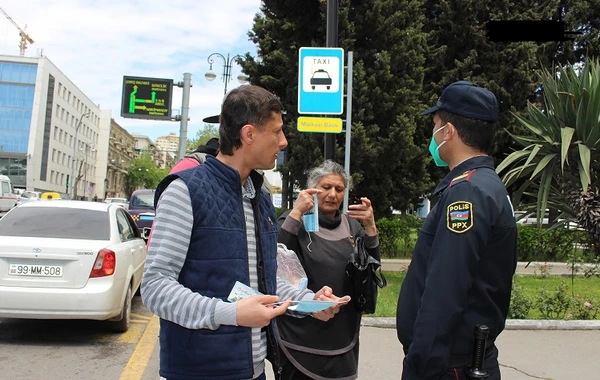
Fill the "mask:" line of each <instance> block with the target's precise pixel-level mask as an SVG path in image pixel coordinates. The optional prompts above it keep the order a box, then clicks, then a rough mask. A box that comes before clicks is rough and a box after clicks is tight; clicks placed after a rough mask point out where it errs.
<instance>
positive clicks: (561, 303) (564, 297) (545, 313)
mask: <svg viewBox="0 0 600 380" xmlns="http://www.w3.org/2000/svg"><path fill="white" fill-rule="evenodd" d="M568 290H569V287H568V286H567V284H566V283H565V282H564V281H561V282H560V285H559V286H557V287H556V288H554V292H550V291H548V288H546V287H543V288H542V290H541V291H540V294H539V296H538V299H537V303H536V306H537V308H538V310H539V311H540V314H541V316H542V318H543V319H565V318H566V316H567V313H568V311H569V309H570V308H571V305H572V303H573V298H572V297H571V295H570V294H569V292H568Z"/></svg>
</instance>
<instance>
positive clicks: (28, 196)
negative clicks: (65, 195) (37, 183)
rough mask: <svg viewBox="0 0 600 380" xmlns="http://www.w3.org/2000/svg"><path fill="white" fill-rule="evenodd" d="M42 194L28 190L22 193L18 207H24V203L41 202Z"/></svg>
mask: <svg viewBox="0 0 600 380" xmlns="http://www.w3.org/2000/svg"><path fill="white" fill-rule="evenodd" d="M41 195H42V193H41V192H40V191H30V190H26V191H23V192H22V193H21V195H20V196H19V201H18V202H17V206H19V205H22V204H23V203H27V202H31V201H39V200H40V197H41Z"/></svg>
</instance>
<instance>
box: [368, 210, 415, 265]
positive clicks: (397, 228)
mask: <svg viewBox="0 0 600 380" xmlns="http://www.w3.org/2000/svg"><path fill="white" fill-rule="evenodd" d="M422 225H423V221H422V220H420V219H419V218H417V217H416V216H414V215H402V216H398V217H393V218H390V219H388V218H381V219H379V220H377V230H378V231H379V244H380V247H381V255H382V257H387V258H395V257H398V255H399V254H402V256H403V257H410V255H411V254H412V251H413V249H414V247H415V242H416V240H417V236H418V234H419V229H420V228H421V226H422Z"/></svg>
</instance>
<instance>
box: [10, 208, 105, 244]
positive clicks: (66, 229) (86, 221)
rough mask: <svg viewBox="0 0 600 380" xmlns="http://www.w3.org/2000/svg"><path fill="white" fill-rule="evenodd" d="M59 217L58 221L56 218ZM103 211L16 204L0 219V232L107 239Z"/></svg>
mask: <svg viewBox="0 0 600 380" xmlns="http://www.w3.org/2000/svg"><path fill="white" fill-rule="evenodd" d="M57 220H60V223H57V222H56V221H57ZM109 223H110V222H109V219H108V213H107V212H106V211H96V210H83V209H77V208H59V207H17V208H15V209H14V210H12V211H11V212H9V213H8V214H6V215H5V216H4V217H3V218H2V219H0V235H2V236H24V237H25V236H26V237H40V238H57V239H89V240H108V239H109V237H110V231H109Z"/></svg>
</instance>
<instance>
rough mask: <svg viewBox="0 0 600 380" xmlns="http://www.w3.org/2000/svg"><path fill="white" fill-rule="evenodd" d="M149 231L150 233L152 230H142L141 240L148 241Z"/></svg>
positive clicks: (146, 228) (147, 228) (148, 228)
mask: <svg viewBox="0 0 600 380" xmlns="http://www.w3.org/2000/svg"><path fill="white" fill-rule="evenodd" d="M150 231H152V228H150V227H144V228H142V239H144V240H146V241H148V239H149V238H150Z"/></svg>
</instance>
